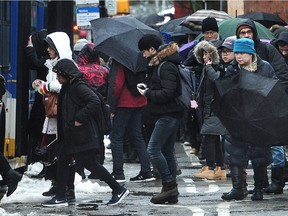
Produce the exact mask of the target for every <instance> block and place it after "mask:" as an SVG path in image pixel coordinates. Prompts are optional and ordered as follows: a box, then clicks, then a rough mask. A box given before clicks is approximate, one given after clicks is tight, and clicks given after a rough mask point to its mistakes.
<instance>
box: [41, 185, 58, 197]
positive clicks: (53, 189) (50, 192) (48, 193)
mask: <svg viewBox="0 0 288 216" xmlns="http://www.w3.org/2000/svg"><path fill="white" fill-rule="evenodd" d="M56 191H57V188H56V185H53V184H52V186H51V187H50V189H49V190H48V191H45V192H43V193H42V196H49V197H51V196H52V197H53V196H56Z"/></svg>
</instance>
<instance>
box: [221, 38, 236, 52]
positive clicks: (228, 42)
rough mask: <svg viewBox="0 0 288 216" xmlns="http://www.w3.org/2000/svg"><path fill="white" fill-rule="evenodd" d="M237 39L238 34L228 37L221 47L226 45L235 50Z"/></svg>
mask: <svg viewBox="0 0 288 216" xmlns="http://www.w3.org/2000/svg"><path fill="white" fill-rule="evenodd" d="M235 40H236V36H230V37H227V38H226V39H225V40H224V42H223V43H222V45H221V46H220V47H219V48H220V49H223V48H224V47H225V48H227V49H229V50H233V48H234V43H235Z"/></svg>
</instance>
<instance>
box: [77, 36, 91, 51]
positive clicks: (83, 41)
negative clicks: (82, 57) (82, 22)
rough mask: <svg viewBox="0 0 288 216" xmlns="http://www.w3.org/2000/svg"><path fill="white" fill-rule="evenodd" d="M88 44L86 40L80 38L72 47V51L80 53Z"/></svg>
mask: <svg viewBox="0 0 288 216" xmlns="http://www.w3.org/2000/svg"><path fill="white" fill-rule="evenodd" d="M87 43H89V42H88V41H87V40H86V39H84V38H82V39H79V40H78V41H77V42H76V43H75V45H74V48H73V49H74V51H81V49H82V48H83V47H84V46H85V45H86V44H87Z"/></svg>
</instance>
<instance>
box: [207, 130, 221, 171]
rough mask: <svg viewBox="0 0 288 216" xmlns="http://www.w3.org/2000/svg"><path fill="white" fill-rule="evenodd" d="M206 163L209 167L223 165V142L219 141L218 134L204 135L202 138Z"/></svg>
mask: <svg viewBox="0 0 288 216" xmlns="http://www.w3.org/2000/svg"><path fill="white" fill-rule="evenodd" d="M203 142H204V146H205V154H206V163H207V166H209V167H215V165H216V166H221V167H222V166H223V165H224V155H223V144H222V142H221V141H220V135H205V137H204V139H203Z"/></svg>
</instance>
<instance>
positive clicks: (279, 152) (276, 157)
mask: <svg viewBox="0 0 288 216" xmlns="http://www.w3.org/2000/svg"><path fill="white" fill-rule="evenodd" d="M271 150H272V158H273V162H272V164H271V167H272V168H276V167H284V166H285V153H284V147H283V146H272V147H271Z"/></svg>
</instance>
